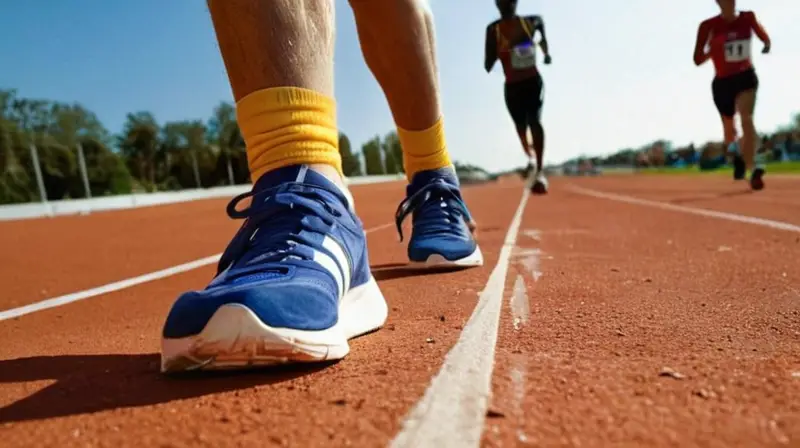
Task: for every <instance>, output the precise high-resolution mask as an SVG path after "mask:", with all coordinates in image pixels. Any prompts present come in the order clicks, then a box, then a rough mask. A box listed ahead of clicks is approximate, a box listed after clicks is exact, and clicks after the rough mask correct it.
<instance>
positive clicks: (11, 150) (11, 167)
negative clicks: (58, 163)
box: [0, 99, 36, 204]
mask: <svg viewBox="0 0 800 448" xmlns="http://www.w3.org/2000/svg"><path fill="white" fill-rule="evenodd" d="M0 101H2V99H0ZM1 108H2V104H0V112H2V109H1ZM16 133H18V130H17V127H16V125H15V124H14V123H12V122H11V121H7V120H3V119H2V118H0V204H15V203H23V202H30V201H34V200H36V196H35V195H34V194H33V192H34V190H33V184H32V182H31V178H30V176H29V175H28V172H27V170H26V169H25V168H24V167H23V166H22V164H21V163H20V161H19V157H18V156H17V151H18V149H17V148H16V147H15V144H14V143H15V142H14V140H15V139H14V134H16Z"/></svg>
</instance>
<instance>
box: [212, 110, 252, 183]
mask: <svg viewBox="0 0 800 448" xmlns="http://www.w3.org/2000/svg"><path fill="white" fill-rule="evenodd" d="M208 140H209V142H211V143H212V145H213V146H212V150H213V151H214V152H216V153H217V155H218V160H217V167H216V171H217V177H221V175H220V173H221V172H224V173H225V177H226V178H227V183H229V184H231V185H234V184H237V183H244V182H247V179H248V177H249V173H248V167H247V153H246V151H245V144H244V139H243V138H242V134H241V131H240V129H239V124H238V123H237V122H236V109H235V108H234V107H233V105H232V104H231V103H228V102H224V101H223V102H221V103H219V104H218V105H217V107H215V108H214V112H213V115H212V117H211V119H210V120H209V122H208Z"/></svg>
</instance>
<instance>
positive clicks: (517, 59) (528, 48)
mask: <svg viewBox="0 0 800 448" xmlns="http://www.w3.org/2000/svg"><path fill="white" fill-rule="evenodd" d="M535 65H536V48H535V47H534V46H533V42H526V43H524V44H519V45H517V46H516V47H514V48H512V49H511V67H512V68H514V69H517V70H520V69H526V68H531V67H534V66H535Z"/></svg>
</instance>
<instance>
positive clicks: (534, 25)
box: [525, 16, 550, 56]
mask: <svg viewBox="0 0 800 448" xmlns="http://www.w3.org/2000/svg"><path fill="white" fill-rule="evenodd" d="M525 20H527V21H528V23H529V24H530V26H531V29H532V30H533V34H536V31H537V30H538V31H539V34H541V35H542V40H540V41H539V47H541V49H542V52H543V53H544V55H545V56H548V55H549V54H550V49H549V47H548V45H547V34H545V32H544V20H543V19H542V18H541V16H528V17H526V18H525Z"/></svg>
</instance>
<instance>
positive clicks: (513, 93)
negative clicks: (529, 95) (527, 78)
mask: <svg viewBox="0 0 800 448" xmlns="http://www.w3.org/2000/svg"><path fill="white" fill-rule="evenodd" d="M504 97H505V100H506V109H508V114H509V115H510V116H511V120H513V121H514V126H515V127H516V128H517V131H520V130H524V129H526V127H527V107H526V106H527V102H526V95H525V90H524V85H522V83H520V82H515V83H509V84H506V85H505V92H504Z"/></svg>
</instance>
